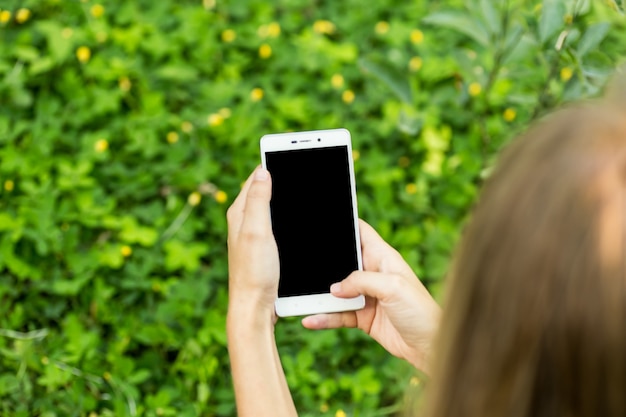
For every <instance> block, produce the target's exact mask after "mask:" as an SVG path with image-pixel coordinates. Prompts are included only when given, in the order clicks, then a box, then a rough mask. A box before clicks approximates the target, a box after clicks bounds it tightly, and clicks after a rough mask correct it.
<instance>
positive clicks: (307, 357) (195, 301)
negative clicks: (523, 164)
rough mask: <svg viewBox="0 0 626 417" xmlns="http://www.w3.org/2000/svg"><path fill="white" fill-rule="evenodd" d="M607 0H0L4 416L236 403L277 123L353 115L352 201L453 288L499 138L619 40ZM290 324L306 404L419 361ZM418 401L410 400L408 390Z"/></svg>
mask: <svg viewBox="0 0 626 417" xmlns="http://www.w3.org/2000/svg"><path fill="white" fill-rule="evenodd" d="M623 12H624V11H623V2H622V1H613V0H546V1H543V2H542V1H530V0H527V1H526V0H507V1H498V2H494V1H490V0H449V1H444V0H422V1H404V0H402V1H401V0H381V1H373V2H364V1H356V0H345V1H305V0H278V1H274V2H268V1H258V0H249V1H243V0H240V1H236V0H231V1H220V0H204V1H200V0H196V1H190V0H178V1H173V0H160V1H148V0H141V1H122V0H116V1H108V0H68V1H66V0H23V1H22V0H20V1H18V0H0V416H41V417H53V416H88V417H96V416H233V415H235V407H234V398H233V392H232V388H231V381H230V375H229V363H228V357H227V351H226V337H225V328H224V327H225V312H226V307H227V261H226V222H225V212H226V209H227V207H228V206H229V204H230V203H231V202H232V201H233V199H234V197H235V196H236V195H237V193H238V191H239V188H240V185H241V183H242V182H243V180H244V179H245V178H246V177H247V176H248V175H249V173H250V172H251V171H252V170H253V169H254V167H255V166H256V165H257V164H258V163H259V148H258V144H259V138H260V137H261V136H262V135H264V134H266V133H275V132H283V131H288V130H312V129H327V128H336V127H345V128H348V129H349V130H350V131H351V132H352V137H353V146H354V149H355V151H354V154H353V157H354V159H355V161H356V162H355V166H356V176H357V189H358V200H359V211H360V216H361V217H362V218H363V219H365V220H366V221H368V222H369V223H370V224H372V225H373V226H374V227H375V228H376V229H377V230H379V231H380V233H381V234H382V235H383V237H384V238H386V239H387V240H388V241H389V242H390V243H391V244H392V245H394V246H395V247H397V248H398V249H399V250H400V252H401V253H402V254H403V255H404V257H405V258H406V259H407V261H408V262H409V263H410V264H411V265H412V266H413V268H414V269H415V271H416V272H417V273H418V275H419V276H420V278H421V279H422V280H423V281H424V282H425V283H426V285H427V286H428V287H429V288H430V290H431V291H433V292H434V294H435V295H436V296H437V297H438V298H440V295H441V293H442V283H443V282H444V280H445V273H446V269H447V265H448V262H449V260H450V258H451V254H452V251H453V248H454V244H455V242H456V240H457V238H458V236H459V234H460V232H461V229H462V226H463V223H464V221H465V219H466V218H467V215H468V212H469V209H470V208H471V206H472V204H473V202H474V201H475V198H476V196H477V191H478V189H479V187H480V184H481V182H482V181H483V179H484V178H485V177H486V176H487V175H488V174H489V170H490V167H491V165H492V163H493V161H494V158H495V155H496V154H497V152H498V150H499V149H501V148H502V146H503V145H505V144H506V143H507V141H508V140H510V139H511V138H512V137H514V136H515V135H516V134H517V133H519V132H520V131H521V130H522V129H523V128H524V127H525V126H527V125H528V124H529V123H530V122H531V121H532V120H534V119H537V118H539V117H541V116H542V115H544V114H545V113H546V112H548V111H549V110H550V109H553V108H555V107H556V106H558V105H560V104H561V103H565V102H570V101H573V100H578V99H580V98H586V97H593V96H597V95H599V94H601V91H602V87H603V86H604V84H605V82H606V80H607V77H608V76H609V75H610V74H611V73H612V72H613V71H614V70H615V68H616V67H617V65H618V64H619V63H620V62H621V61H622V60H623V58H624V56H626V20H625V18H624V16H623ZM276 337H277V340H278V344H279V349H280V352H281V355H282V358H283V364H284V368H285V371H286V373H287V378H288V381H289V384H290V386H291V389H292V392H293V395H294V398H295V401H296V404H297V406H298V408H299V410H300V411H301V415H303V416H317V415H324V416H335V417H346V416H386V415H396V414H397V413H398V412H399V411H400V410H402V408H403V397H405V396H406V392H407V390H411V389H412V388H417V390H416V391H419V390H420V387H422V386H424V385H425V384H426V385H427V378H423V377H422V376H420V375H415V374H414V373H412V372H411V371H410V370H409V369H408V367H407V365H405V364H404V363H402V362H401V361H399V360H396V359H394V358H392V357H390V355H388V354H387V353H386V352H385V351H383V349H382V348H380V347H379V346H377V345H376V344H375V343H374V342H372V341H371V340H370V339H369V338H368V337H366V336H364V335H363V334H361V332H359V331H357V330H340V331H327V332H310V331H305V330H303V329H302V328H301V326H300V323H299V320H298V319H291V320H280V321H279V323H278V324H277V328H276ZM410 395H418V394H414V393H411V394H410Z"/></svg>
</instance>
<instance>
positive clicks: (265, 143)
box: [260, 129, 365, 317]
mask: <svg viewBox="0 0 626 417" xmlns="http://www.w3.org/2000/svg"><path fill="white" fill-rule="evenodd" d="M336 146H346V147H347V151H348V169H349V175H350V190H351V197H352V207H353V219H354V232H355V238H356V242H355V247H356V252H357V263H358V269H359V270H363V260H362V256H361V237H360V234H359V216H358V208H357V199H356V182H355V176H354V161H353V158H352V141H351V138H350V132H349V131H348V130H347V129H327V130H312V131H306V132H288V133H274V134H268V135H264V136H263V137H262V138H261V141H260V147H261V164H262V166H263V168H266V169H267V165H266V158H265V154H266V153H267V152H277V151H290V150H301V149H318V148H328V147H336ZM274 305H275V309H276V314H277V315H278V316H280V317H288V316H303V315H310V314H320V313H335V312H340V311H352V310H359V309H361V308H363V307H364V306H365V297H363V296H362V295H360V296H358V297H354V298H338V297H335V296H333V295H332V294H330V288H329V292H328V293H324V294H308V295H298V296H291V297H277V298H276V302H275V303H274Z"/></svg>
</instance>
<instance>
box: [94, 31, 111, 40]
mask: <svg viewBox="0 0 626 417" xmlns="http://www.w3.org/2000/svg"><path fill="white" fill-rule="evenodd" d="M108 37H109V35H107V33H106V32H104V31H102V30H101V31H100V32H98V33H96V40H97V41H98V42H99V43H104V42H106V40H107V38H108Z"/></svg>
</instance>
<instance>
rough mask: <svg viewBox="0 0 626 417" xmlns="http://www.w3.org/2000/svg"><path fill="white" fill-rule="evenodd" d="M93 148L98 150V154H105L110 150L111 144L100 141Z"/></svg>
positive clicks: (103, 140) (104, 140)
mask: <svg viewBox="0 0 626 417" xmlns="http://www.w3.org/2000/svg"><path fill="white" fill-rule="evenodd" d="M93 148H94V149H95V150H96V152H100V153H101V152H104V151H106V150H107V149H109V142H108V141H107V140H106V139H98V140H97V141H96V143H95V144H94V145H93Z"/></svg>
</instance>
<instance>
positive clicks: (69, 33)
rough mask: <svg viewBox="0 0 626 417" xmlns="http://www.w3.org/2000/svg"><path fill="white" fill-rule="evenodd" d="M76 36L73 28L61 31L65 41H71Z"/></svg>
mask: <svg viewBox="0 0 626 417" xmlns="http://www.w3.org/2000/svg"><path fill="white" fill-rule="evenodd" d="M73 34H74V30H73V29H72V28H63V30H62V31H61V37H62V38H63V39H69V38H71V37H72V35H73Z"/></svg>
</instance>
